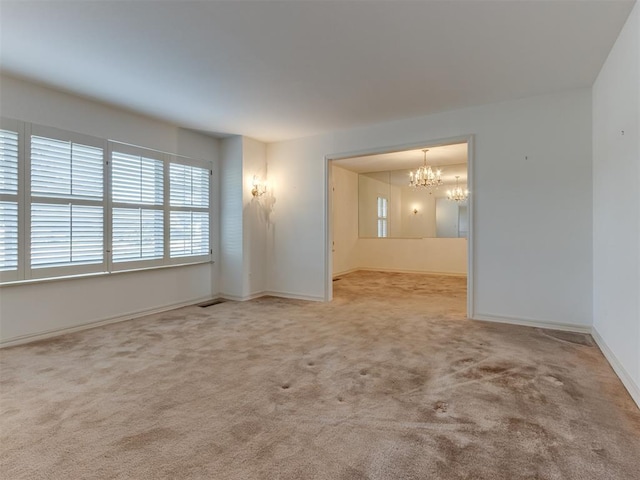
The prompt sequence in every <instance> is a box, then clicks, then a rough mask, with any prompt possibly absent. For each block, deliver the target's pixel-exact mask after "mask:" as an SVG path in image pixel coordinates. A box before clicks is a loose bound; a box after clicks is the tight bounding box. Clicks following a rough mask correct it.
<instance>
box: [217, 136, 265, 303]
mask: <svg viewBox="0 0 640 480" xmlns="http://www.w3.org/2000/svg"><path fill="white" fill-rule="evenodd" d="M221 143H222V148H221V162H220V199H221V201H220V220H221V223H220V279H221V282H220V284H221V288H220V294H221V295H223V296H225V297H227V298H232V299H237V300H242V299H246V298H249V297H251V296H254V295H257V294H260V293H263V292H264V291H265V286H266V283H265V282H266V258H265V257H266V243H267V241H266V235H267V221H268V215H267V213H266V211H265V207H266V204H265V201H266V200H267V198H268V197H265V196H261V197H253V195H252V194H251V190H252V188H253V177H254V176H256V177H257V178H258V179H261V180H264V179H266V178H267V171H266V168H267V167H266V145H265V144H264V143H261V142H258V141H257V140H253V139H250V138H247V137H240V136H234V137H228V138H225V139H224V140H222V142H221Z"/></svg>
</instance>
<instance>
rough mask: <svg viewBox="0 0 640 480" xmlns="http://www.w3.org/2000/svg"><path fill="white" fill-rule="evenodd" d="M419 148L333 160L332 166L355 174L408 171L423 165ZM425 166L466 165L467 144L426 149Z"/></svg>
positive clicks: (423, 156) (421, 152)
mask: <svg viewBox="0 0 640 480" xmlns="http://www.w3.org/2000/svg"><path fill="white" fill-rule="evenodd" d="M424 158H425V155H424V153H423V150H422V149H421V148H418V149H414V150H404V151H401V152H393V153H381V154H376V155H365V156H362V157H350V158H344V159H340V160H334V161H333V165H337V166H339V167H342V168H345V169H347V170H351V171H352V172H356V173H364V172H382V171H386V170H407V171H408V170H410V169H415V168H418V167H419V166H420V165H422V164H423V163H424ZM426 158H427V164H428V165H431V166H436V167H442V166H444V165H453V164H461V163H465V164H466V163H467V144H466V142H465V143H456V144H452V145H442V146H439V147H428V151H427V157H426Z"/></svg>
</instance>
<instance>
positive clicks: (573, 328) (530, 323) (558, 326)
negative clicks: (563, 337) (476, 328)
mask: <svg viewBox="0 0 640 480" xmlns="http://www.w3.org/2000/svg"><path fill="white" fill-rule="evenodd" d="M471 319H472V320H480V321H482V322H495V323H508V324H511V325H522V326H525V327H536V328H548V329H550V330H563V331H565V332H574V333H591V326H590V325H574V324H571V323H559V322H544V321H541V320H533V319H529V318H513V317H503V316H500V315H484V314H475V315H473V317H472V318H471Z"/></svg>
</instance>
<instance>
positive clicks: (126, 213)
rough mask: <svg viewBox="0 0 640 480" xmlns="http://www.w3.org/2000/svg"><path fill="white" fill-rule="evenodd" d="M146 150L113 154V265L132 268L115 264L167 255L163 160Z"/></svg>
mask: <svg viewBox="0 0 640 480" xmlns="http://www.w3.org/2000/svg"><path fill="white" fill-rule="evenodd" d="M114 148H118V149H123V147H121V146H117V147H114ZM130 150H132V149H130ZM145 153H146V155H147V156H142V155H137V154H133V155H132V154H130V153H123V152H120V151H117V150H113V152H112V154H111V202H112V203H111V204H112V232H113V239H112V259H113V263H114V268H130V267H131V266H132V265H131V264H128V265H122V266H119V265H115V264H120V263H124V262H136V261H146V265H147V266H151V265H152V264H154V265H157V264H161V261H162V259H163V258H164V162H163V161H162V160H161V159H158V158H149V155H150V154H151V153H152V152H145ZM152 260H156V261H155V262H151V261H152ZM158 260H160V262H158Z"/></svg>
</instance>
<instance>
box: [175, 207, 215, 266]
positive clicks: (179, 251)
mask: <svg viewBox="0 0 640 480" xmlns="http://www.w3.org/2000/svg"><path fill="white" fill-rule="evenodd" d="M170 223H171V256H172V257H186V256H191V255H208V254H209V214H208V213H207V212H185V211H172V212H171V222H170Z"/></svg>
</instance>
